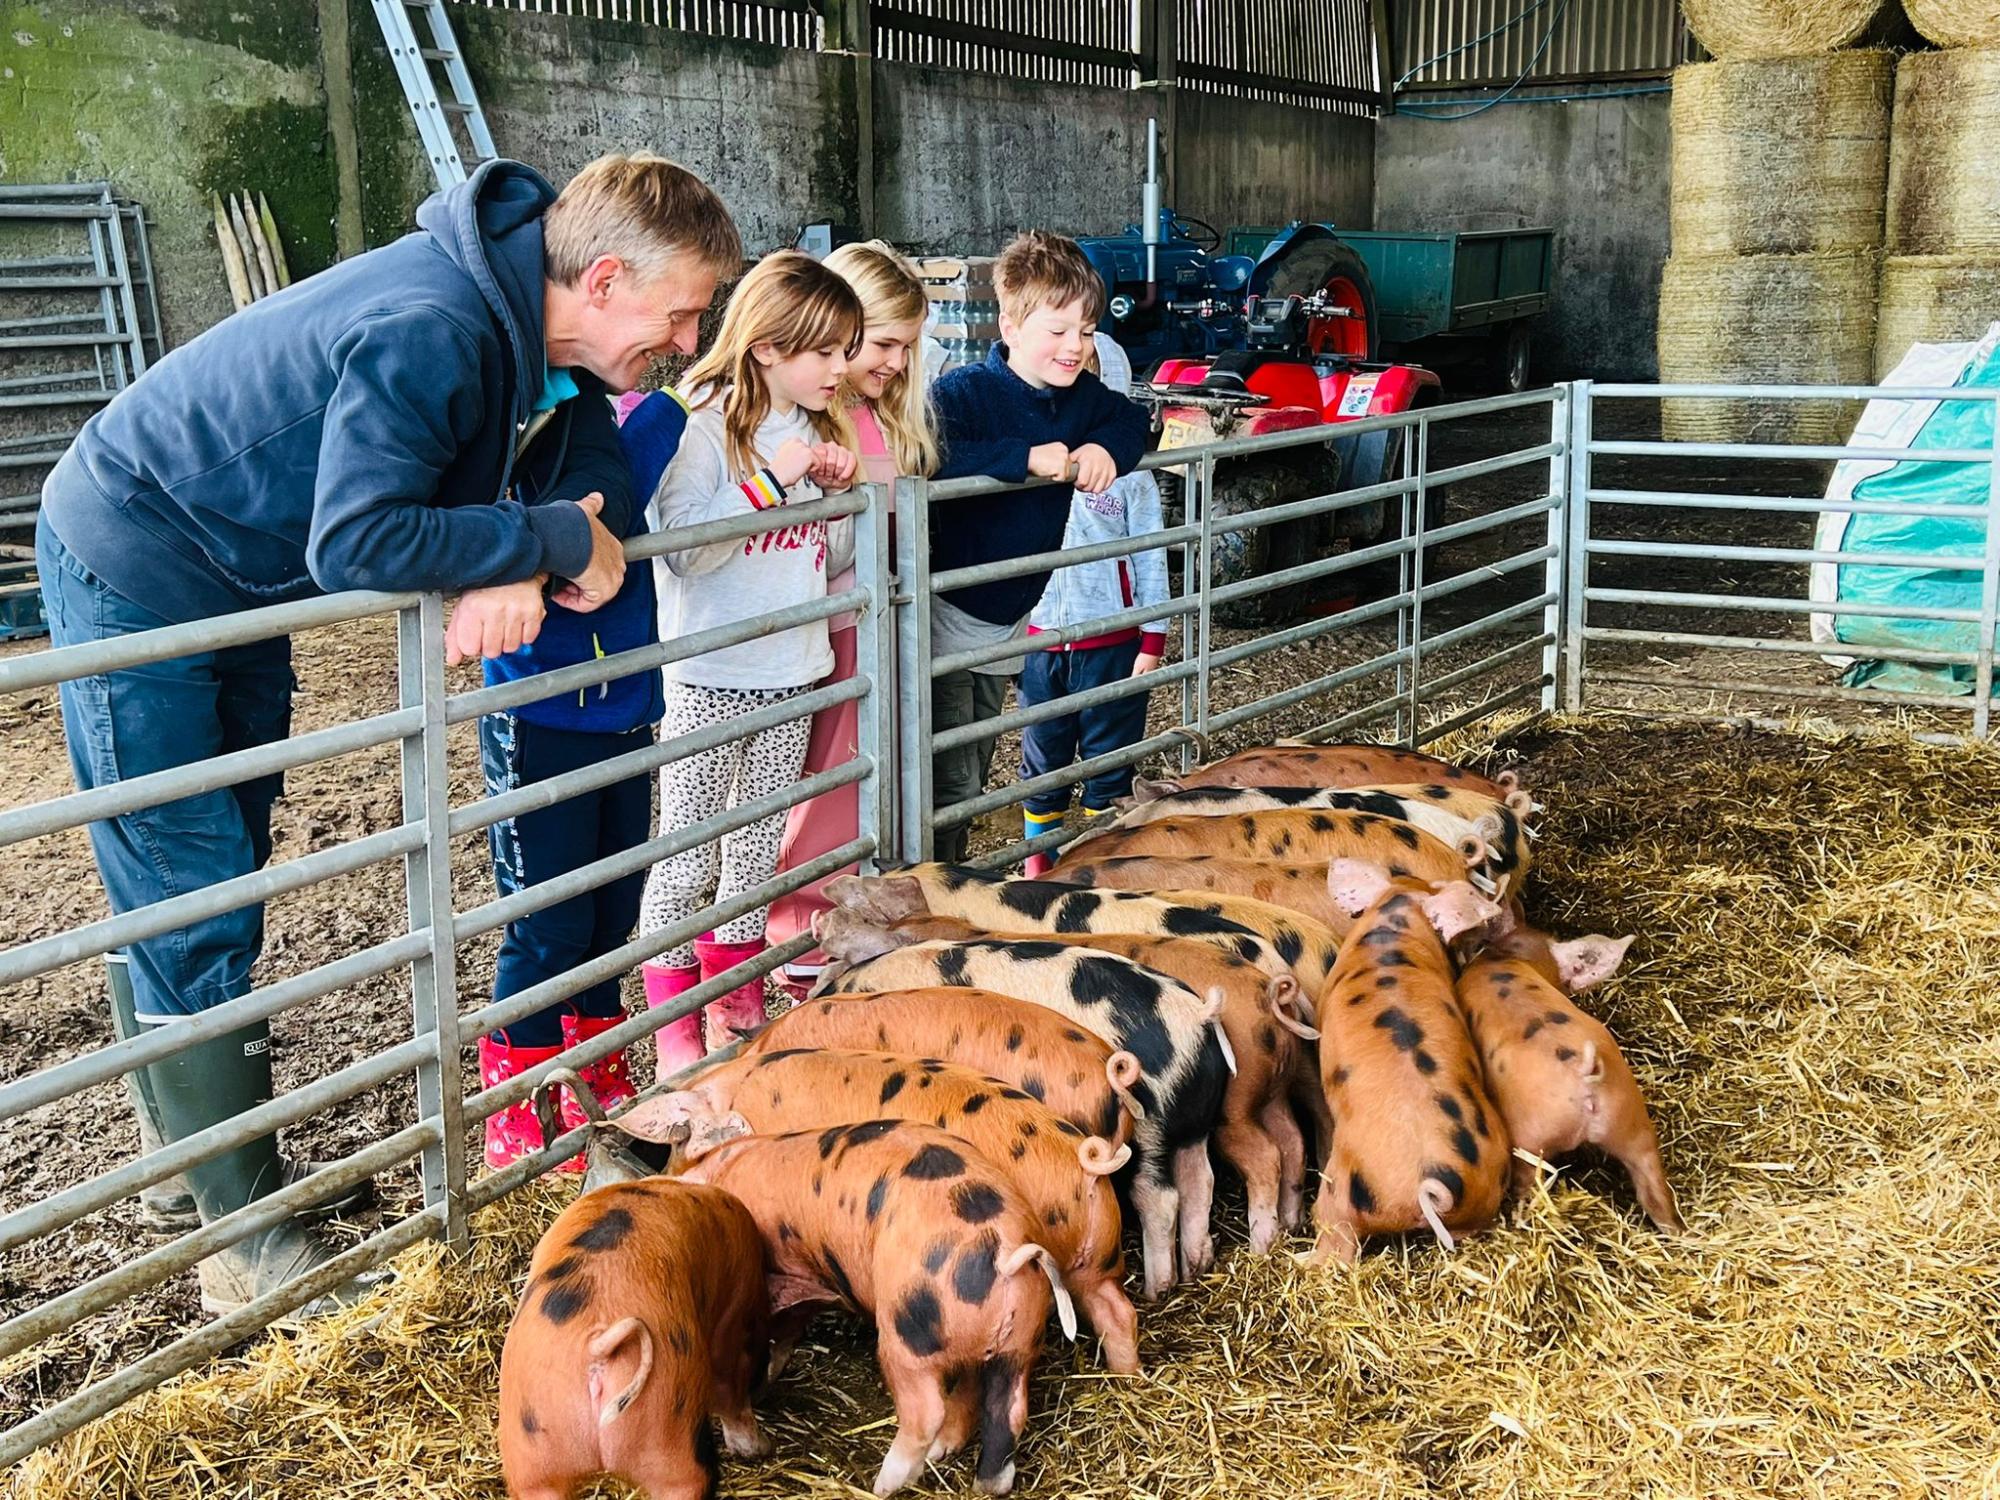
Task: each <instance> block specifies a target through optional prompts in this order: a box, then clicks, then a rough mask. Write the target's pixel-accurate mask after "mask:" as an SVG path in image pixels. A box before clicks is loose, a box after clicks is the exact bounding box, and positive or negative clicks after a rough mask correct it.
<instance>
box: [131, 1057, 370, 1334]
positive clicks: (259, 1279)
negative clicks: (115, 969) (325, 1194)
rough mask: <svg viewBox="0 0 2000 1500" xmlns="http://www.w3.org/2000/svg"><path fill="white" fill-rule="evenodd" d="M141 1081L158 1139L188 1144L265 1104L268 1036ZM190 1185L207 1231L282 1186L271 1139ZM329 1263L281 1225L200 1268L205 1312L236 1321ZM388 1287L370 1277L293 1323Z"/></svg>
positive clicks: (300, 1228) (154, 1070)
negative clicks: (247, 1306)
mask: <svg viewBox="0 0 2000 1500" xmlns="http://www.w3.org/2000/svg"><path fill="white" fill-rule="evenodd" d="M145 1072H146V1074H147V1081H148V1083H149V1084H150V1086H151V1090H152V1094H153V1099H154V1103H155V1106H156V1107H157V1108H158V1110H159V1125H160V1134H161V1137H162V1138H163V1139H164V1140H167V1141H182V1140H186V1139H187V1138H188V1137H189V1136H191V1135H193V1134H195V1133H196V1132H197V1131H201V1130H206V1129H207V1128H208V1127H209V1126H211V1125H216V1124H219V1123H221V1122H222V1121H224V1120H227V1119H229V1118H231V1117H232V1116H235V1115H239V1114H242V1113H243V1112H244V1111H245V1110H249V1109H254V1108H255V1107H256V1106H257V1105H259V1104H263V1103H265V1102H267V1101H268V1100H269V1099H270V1098H271V1029H270V1027H269V1026H268V1025H267V1024H265V1023H264V1022H261V1021H259V1022H256V1023H254V1024H252V1025H249V1026H245V1027H242V1028H241V1029H240V1030H237V1031H232V1032H229V1033H228V1034H227V1035H224V1036H219V1037H215V1038H213V1039H211V1040H209V1041H206V1042H198V1043H196V1044H195V1045H194V1046H193V1047H191V1048H189V1049H188V1050H186V1051H184V1052H179V1053H176V1054H175V1055H174V1056H172V1057H169V1058H166V1059H164V1060H163V1061H160V1062H156V1063H151V1064H149V1065H148V1066H147V1067H146V1069H145ZM186 1176H187V1185H188V1190H189V1192H190V1193H191V1194H192V1195H193V1197H194V1201H195V1207H196V1208H197V1210H198V1211H199V1212H200V1215H201V1221H202V1222H203V1223H204V1224H210V1223H213V1222H214V1221H215V1220H217V1219H220V1218H222V1217H223V1216H224V1215H225V1214H230V1213H233V1212H235V1211H236V1210H237V1209H239V1208H242V1207H243V1206H244V1205H245V1204H247V1203H250V1202H251V1201H252V1200H254V1199H257V1198H261V1197H263V1196H264V1195H265V1194H267V1193H272V1192H275V1191H277V1189H278V1188H280V1187H281V1186H283V1185H284V1167H283V1164H282V1162H281V1161H280V1159H279V1156H278V1143H277V1138H276V1137H275V1136H268V1135H265V1136H259V1137H258V1138H257V1139H255V1140H253V1141H251V1142H249V1143H248V1144H247V1145H242V1146H238V1147H236V1148H235V1149H234V1150H231V1151H226V1152H224V1153H223V1154H222V1155H221V1156H219V1157H217V1158H216V1159H215V1160H213V1161H208V1162H204V1163H202V1164H201V1165H200V1166H198V1167H190V1168H188V1170H187V1174H186ZM335 1253H336V1252H335V1251H334V1249H333V1247H332V1246H330V1245H328V1244H327V1243H326V1242H325V1241H323V1240H322V1239H320V1238H319V1236H318V1235H316V1234H314V1233H313V1232H312V1231H311V1230H309V1229H307V1228H306V1227H305V1226H304V1225H302V1224H301V1223H299V1221H298V1220H297V1219H285V1220H282V1221H280V1222H279V1223H277V1224H274V1225H272V1226H271V1227H270V1228H269V1229H265V1230H261V1231H259V1232H258V1233H256V1234H253V1235H250V1236H248V1237H247V1238H245V1239H242V1240H239V1241H238V1242H237V1243H236V1244H234V1245H231V1246H230V1247H229V1248H228V1249H227V1250H219V1251H217V1252H216V1253H215V1254H214V1255H211V1256H209V1257H208V1259H207V1260H204V1261H203V1262H202V1263H201V1267H200V1275H201V1305H202V1307H203V1308H204V1309H205V1310H206V1311H208V1312H211V1313H227V1312H233V1311H234V1310H235V1309H237V1308H239V1307H241V1306H242V1305H243V1304H244V1303H246V1302H250V1301H252V1300H254V1299H255V1298H258V1297H261V1296H263V1295H264V1294H265V1293H266V1292H270V1291H275V1290H276V1289H277V1288H278V1287H279V1286H281V1285H283V1284H284V1283H285V1282H287V1281H291V1280H294V1279H296V1278H297V1277H299V1276H302V1275H304V1274H306V1273H307V1272H309V1271H312V1270H314V1269H315V1268H317V1267H319V1266H323V1265H325V1264H326V1263H327V1262H328V1261H329V1260H331V1259H333V1257H334V1255H335ZM387 1279H388V1273H387V1272H382V1271H371V1272H366V1273H364V1274H363V1275H360V1276H357V1277H355V1278H353V1279H352V1280H349V1281H345V1282H342V1283H341V1284H340V1285H339V1286H337V1287H335V1288H334V1289H333V1290H332V1291H330V1292H327V1293H325V1294H324V1295H322V1296H320V1297H318V1298H316V1299H315V1300H313V1301H312V1302H309V1303H307V1304H306V1305H305V1306H303V1307H301V1308H300V1309H299V1310H298V1311H297V1313H296V1314H294V1316H295V1317H300V1318H309V1317H317V1316H320V1315H322V1314H325V1313H329V1312H333V1311H336V1310H337V1309H339V1308H342V1307H347V1306H351V1305H352V1304H353V1303H355V1302H358V1301H360V1300H361V1298H363V1297H364V1296H366V1295H367V1294H368V1293H369V1292H370V1291H372V1290H374V1288H375V1287H377V1286H379V1285H381V1284H382V1283H383V1282H384V1281H385V1280H387Z"/></svg>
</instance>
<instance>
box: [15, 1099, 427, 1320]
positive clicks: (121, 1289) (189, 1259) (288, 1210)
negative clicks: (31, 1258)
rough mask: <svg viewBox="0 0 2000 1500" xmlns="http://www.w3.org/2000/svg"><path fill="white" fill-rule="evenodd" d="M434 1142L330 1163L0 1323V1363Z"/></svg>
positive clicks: (381, 1145) (401, 1144)
mask: <svg viewBox="0 0 2000 1500" xmlns="http://www.w3.org/2000/svg"><path fill="white" fill-rule="evenodd" d="M436 1135H437V1125H436V1124H435V1123H434V1122H430V1121H425V1122H423V1123H421V1124H416V1125H411V1126H409V1127H407V1128H405V1129H403V1130H399V1131H397V1132H396V1134H394V1135H392V1136H389V1137H388V1138H387V1139H385V1140H380V1141H377V1142H375V1143H374V1144H373V1145H371V1146H367V1147H365V1148H363V1149H362V1150H360V1151H357V1152H355V1153H354V1154H353V1155H351V1156H346V1157H343V1158H341V1160H339V1161H337V1162H330V1163H328V1164H327V1165H326V1166H324V1167H322V1168H320V1169H319V1170H318V1171H316V1172H314V1173H313V1174H312V1175H311V1176H310V1177H306V1178H302V1179H301V1180H300V1181H298V1182H295V1183H293V1184H292V1185H291V1186H289V1187H285V1188H280V1189H279V1190H278V1191H276V1192H272V1193H266V1194H265V1195H264V1196H263V1197H261V1198H254V1199H252V1200H251V1201H250V1202H249V1203H248V1204H246V1205H245V1206H244V1207H242V1208H239V1209H237V1210H236V1211H235V1212H234V1213H231V1214H227V1215H225V1216H224V1217H222V1218H220V1219H216V1220H214V1221H213V1222H212V1223H208V1224H204V1225H202V1227H201V1228H200V1229H197V1230H194V1231H192V1232H190V1233H188V1234H184V1235H182V1236H180V1237H179V1238H178V1239H175V1240H173V1241H171V1242H169V1243H168V1244H165V1245H161V1246H159V1247H158V1248H157V1249H154V1250H151V1251H148V1252H147V1253H146V1254H144V1255H142V1256H140V1257H139V1258H138V1259H137V1260H134V1261H128V1262H127V1263H125V1264H124V1265H121V1266H118V1267H116V1268H114V1269H112V1270H110V1271H106V1272H105V1273H104V1274H103V1275H101V1276H96V1277H93V1278H92V1279H91V1280H89V1281H86V1282H85V1283H83V1285H81V1286H78V1287H74V1288H72V1289H71V1290H69V1291H67V1292H65V1293H63V1294H62V1295H61V1296H60V1297H55V1298H52V1299H51V1300H49V1301H47V1302H44V1303H42V1304H40V1305H39V1306H37V1307H34V1308H31V1309H30V1310H29V1311H27V1312H24V1313H22V1314H21V1315H20V1316H18V1317H16V1318H13V1319H10V1320H9V1321H8V1322H6V1323H0V1359H5V1358H6V1357H7V1356H9V1355H11V1354H15V1353H18V1352H19V1351H20V1350H22V1349H25V1348H27V1347H28V1346H29V1345H30V1344H35V1343H39V1342H40V1341H41V1340H43V1339H45V1338H47V1337H49V1336H50V1335H51V1334H55V1333H61V1332H62V1331H63V1330H64V1329H66V1328H68V1327H70V1326H71V1325H72V1324H74V1323H77V1322H79V1321H81V1320H82V1319H84V1318H87V1317H90V1316H92V1315H93V1314H96V1313H100V1312H102V1311H103V1310H104V1309H105V1308H107V1307H110V1306H112V1305H114V1304H116V1303H119V1302H123V1301H124V1300H126V1299H127V1298H128V1297H132V1296H134V1295H136V1294H137V1293H139V1292H143V1291H146V1290H148V1289H150V1288H152V1287H156V1286H158V1285H159V1284H160V1283H161V1282H162V1281H165V1280H166V1279H167V1278H168V1277H169V1276H173V1275H177V1274H178V1273H180V1272H182V1271H185V1270H187V1269H188V1268H189V1267H191V1266H193V1265H194V1264H195V1263H196V1262H198V1261H202V1260H206V1259H207V1258H208V1257H209V1256H211V1255H213V1254H215V1253H216V1251H218V1250H226V1249H228V1248H229V1246H231V1245H235V1244H240V1243H241V1242H242V1241H243V1240H245V1239H247V1238H249V1236H251V1235H253V1234H256V1233H257V1232H258V1231H260V1230H263V1229H268V1228H270V1227H271V1226H272V1225H273V1224H277V1223H280V1222H282V1221H283V1220H285V1219H288V1218H290V1217H291V1216H292V1215H293V1214H295V1213H297V1212H298V1211H299V1210H300V1209H302V1208H307V1207H310V1206H311V1205H312V1204H314V1203H318V1202H322V1201H324V1200H325V1199H326V1198H328V1197H331V1196H332V1195H334V1194H336V1193H340V1192H344V1191H346V1190H347V1189H348V1188H351V1187H353V1186H354V1185H355V1184H356V1183H359V1182H365V1181H366V1180H367V1179H369V1178H370V1177H373V1176H375V1175H376V1174H377V1173H379V1172H384V1171H387V1170H388V1169H389V1168H391V1167H393V1166H397V1165H399V1164H400V1163H402V1162H404V1161H406V1160H408V1159H409V1158H410V1157H411V1156H413V1155H414V1154H416V1152H417V1151H418V1150H419V1149H421V1148H422V1147H423V1146H425V1145H427V1144H429V1143H430V1142H431V1141H433V1140H434V1139H435V1137H436Z"/></svg>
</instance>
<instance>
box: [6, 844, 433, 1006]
mask: <svg viewBox="0 0 2000 1500" xmlns="http://www.w3.org/2000/svg"><path fill="white" fill-rule="evenodd" d="M422 843H423V830H422V829H421V828H418V827H415V826H413V825H411V824H407V823H405V824H403V825H402V826H400V827H397V828H385V829H384V830H383V831H382V832H380V833H371V834H369V835H368V836H367V837H365V838H360V839H356V840H354V841H353V842H352V843H347V844H336V845H335V846H334V847H333V848H331V849H316V850H314V851H313V852H312V853H311V854H303V855H300V856H299V857H298V858H297V859H288V860H286V861H285V862H284V863H282V864H277V865H265V866H264V867H263V868H261V869H257V870H251V871H249V872H247V873H246V874H242V875H234V876H231V877H230V878H229V879H228V880H221V881H217V882H216V883H215V884H214V885H205V886H202V887H200V888H199V889H197V890H192V891H189V892H187V894H185V895H182V896H169V897H168V898H167V899H166V900H164V901H155V902H153V903H151V904H150V905H147V906H140V907H135V908H134V909H133V910H131V911H125V912H118V913H116V914H115V915H112V916H109V917H100V918H99V919H98V920H97V921H95V922H86V923H85V924H84V925H83V926H81V927H71V928H68V929H66V930H64V931H62V932H55V933H51V934H50V935H49V936H47V937H45V938H37V939H35V940H34V941H32V942H27V943H19V944H16V945H15V946H14V947H12V948H8V949H6V950H5V951H4V952H0V985H9V984H19V983H21V982H22V981H23V980H26V979H32V978H34V977H35V976H36V975H37V974H46V973H47V972H48V971H49V970H51V969H56V968H61V967H62V966H63V965H65V964H73V963H78V962H81V961H82V960H83V959H86V958H95V957H97V955H99V954H100V953H109V952H111V951H112V950H113V949H116V948H124V947H127V946H129V945H130V944H133V943H138V942H144V941H145V940H146V939H147V938H153V937H158V936H159V935H160V934H162V933H166V932H174V931H177V930H179V929H182V928H186V927H191V926H193V925H194V924H195V923H197V922H205V921H208V920H209V919H210V918H212V917H219V916H221V915H222V914H223V913H224V912H231V911H236V910H238V909H240V908H242V907H245V906H253V905H256V904H257V903H258V902H261V901H267V900H269V899H270V898H271V897H273V896H282V895H286V894H288V893H290V892H292V891H297V890H303V889H305V888H306V887H307V886H310V885H318V884H320V883H321V882H323V881H327V880H333V879H336V878H338V877H339V876H342V875H350V874H352V873H353V872H354V871H356V870H362V869H366V868H367V867H368V866H369V865H372V864H379V863H380V862H381V861H383V860H385V859H394V858H395V857H396V856H397V855H399V854H408V853H409V852H410V851H411V850H413V849H416V848H419V847H421V846H422Z"/></svg>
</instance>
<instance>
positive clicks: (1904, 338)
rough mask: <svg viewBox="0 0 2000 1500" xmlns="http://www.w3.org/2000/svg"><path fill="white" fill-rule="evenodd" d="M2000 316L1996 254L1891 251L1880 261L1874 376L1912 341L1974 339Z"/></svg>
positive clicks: (1890, 366)
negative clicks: (1888, 255)
mask: <svg viewBox="0 0 2000 1500" xmlns="http://www.w3.org/2000/svg"><path fill="white" fill-rule="evenodd" d="M1996 318H2000V255H1894V256H1891V257H1890V258H1889V259H1887V260H1885V261H1883V262H1882V294H1881V297H1880V298H1879V299H1878V302H1877V307H1876V314H1875V378H1876V379H1877V380H1880V379H1881V378H1882V377H1883V376H1885V375H1887V374H1888V373H1889V372H1890V371H1891V370H1893V369H1895V368H1896V366H1897V365H1898V364H1900V363H1901V362H1902V358H1903V356H1904V355H1905V354H1908V353H1909V352H1910V345H1912V344H1940V343H1953V342H1957V341H1960V340H1966V339H1976V338H1978V337H1979V336H1980V335H1981V334H1983V333H1984V332H1986V329H1987V325H1988V324H1990V323H1992V322H1993V321H1994V320H1995V319H1996Z"/></svg>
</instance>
